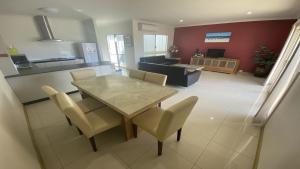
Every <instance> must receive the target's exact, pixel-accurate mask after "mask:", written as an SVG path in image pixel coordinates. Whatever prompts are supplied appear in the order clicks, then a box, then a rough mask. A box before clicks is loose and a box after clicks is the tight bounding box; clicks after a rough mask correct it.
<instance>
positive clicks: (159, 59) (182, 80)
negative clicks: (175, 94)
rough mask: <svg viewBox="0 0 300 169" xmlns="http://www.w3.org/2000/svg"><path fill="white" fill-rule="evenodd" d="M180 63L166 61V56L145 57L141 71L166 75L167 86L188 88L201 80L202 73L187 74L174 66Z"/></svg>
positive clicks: (140, 64)
mask: <svg viewBox="0 0 300 169" xmlns="http://www.w3.org/2000/svg"><path fill="white" fill-rule="evenodd" d="M176 63H178V61H177V60H175V59H166V58H165V56H152V57H143V58H141V59H140V62H139V69H140V70H144V71H148V72H155V73H160V74H165V75H167V76H168V78H167V84H172V85H180V86H185V87H188V86H190V85H192V84H193V83H195V82H197V81H198V80H199V77H200V74H201V71H194V72H187V71H186V70H185V68H183V67H177V66H172V64H176Z"/></svg>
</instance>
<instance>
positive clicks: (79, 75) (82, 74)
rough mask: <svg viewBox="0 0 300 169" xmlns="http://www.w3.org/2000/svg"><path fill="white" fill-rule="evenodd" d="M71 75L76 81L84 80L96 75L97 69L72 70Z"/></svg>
mask: <svg viewBox="0 0 300 169" xmlns="http://www.w3.org/2000/svg"><path fill="white" fill-rule="evenodd" d="M71 76H72V78H73V80H74V81H77V80H84V79H89V78H92V77H96V71H95V70H94V69H83V70H76V71H73V72H71Z"/></svg>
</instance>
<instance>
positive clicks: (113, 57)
mask: <svg viewBox="0 0 300 169" xmlns="http://www.w3.org/2000/svg"><path fill="white" fill-rule="evenodd" d="M107 44H108V52H109V57H110V61H111V62H112V63H113V64H114V65H115V66H116V68H118V69H120V68H121V67H126V52H125V42H124V35H119V34H112V35H107Z"/></svg>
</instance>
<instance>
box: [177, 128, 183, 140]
mask: <svg viewBox="0 0 300 169" xmlns="http://www.w3.org/2000/svg"><path fill="white" fill-rule="evenodd" d="M181 129H182V128H180V129H179V130H177V141H180V137H181Z"/></svg>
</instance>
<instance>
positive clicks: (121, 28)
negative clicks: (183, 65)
mask: <svg viewBox="0 0 300 169" xmlns="http://www.w3.org/2000/svg"><path fill="white" fill-rule="evenodd" d="M96 25H97V26H96V29H97V35H98V42H99V44H100V49H101V53H102V59H103V60H105V61H109V60H110V57H109V52H108V44H107V35H111V34H121V35H127V36H130V37H131V38H132V22H131V21H120V22H113V23H97V22H96ZM133 48H134V47H133V46H126V45H125V54H126V67H128V68H132V67H134V52H133V51H134V49H133Z"/></svg>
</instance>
